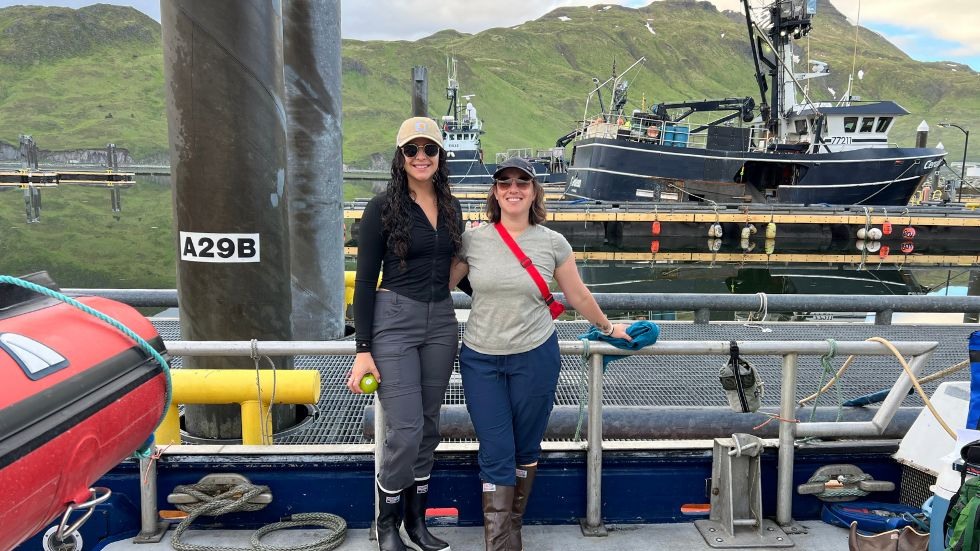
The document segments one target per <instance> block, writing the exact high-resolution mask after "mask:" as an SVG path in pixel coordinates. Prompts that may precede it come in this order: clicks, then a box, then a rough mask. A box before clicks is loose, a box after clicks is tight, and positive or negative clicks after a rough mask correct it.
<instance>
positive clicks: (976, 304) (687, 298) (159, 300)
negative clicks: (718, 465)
mask: <svg viewBox="0 0 980 551" xmlns="http://www.w3.org/2000/svg"><path fill="white" fill-rule="evenodd" d="M64 291H65V293H67V294H68V295H70V296H92V295H94V296H101V297H105V298H109V299H112V300H117V301H120V302H124V303H126V304H129V305H131V306H137V307H167V308H173V307H176V306H177V290H176V289H64ZM593 296H594V297H595V299H596V302H598V304H599V306H601V307H602V309H603V310H605V311H614V312H615V311H647V312H693V313H694V318H693V321H694V323H695V324H708V323H709V322H710V321H711V313H712V312H755V313H757V314H758V319H760V320H762V319H763V318H764V316H765V314H767V313H776V312H831V311H832V312H874V314H875V316H874V323H875V325H890V324H891V322H892V316H893V314H894V313H895V312H927V313H964V314H973V315H976V314H977V313H980V297H977V296H937V295H857V296H844V295H777V294H766V293H756V294H745V295H727V294H711V293H708V294H701V293H672V294H667V293H593ZM452 297H453V307H454V308H457V309H465V308H469V307H470V304H471V299H470V297H469V296H467V295H466V294H464V293H460V292H454V293H453V294H452ZM555 298H556V299H557V300H558V301H560V302H562V303H565V300H564V295H563V294H562V293H555ZM569 315H571V312H569Z"/></svg>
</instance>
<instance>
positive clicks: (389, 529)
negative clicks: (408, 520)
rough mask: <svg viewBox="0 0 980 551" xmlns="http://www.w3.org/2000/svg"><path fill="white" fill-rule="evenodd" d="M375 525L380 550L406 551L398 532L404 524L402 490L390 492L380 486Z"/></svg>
mask: <svg viewBox="0 0 980 551" xmlns="http://www.w3.org/2000/svg"><path fill="white" fill-rule="evenodd" d="M375 525H376V527H377V531H378V550H379V551H405V544H404V543H402V538H401V535H400V534H399V533H398V529H399V527H400V526H401V525H402V494H401V492H398V493H396V494H389V493H388V492H386V491H384V490H382V489H381V487H380V486H378V521H377V522H376V523H375Z"/></svg>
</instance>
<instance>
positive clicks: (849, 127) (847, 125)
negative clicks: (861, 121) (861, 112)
mask: <svg viewBox="0 0 980 551" xmlns="http://www.w3.org/2000/svg"><path fill="white" fill-rule="evenodd" d="M857 125H858V118H857V117H844V132H854V131H855V130H857Z"/></svg>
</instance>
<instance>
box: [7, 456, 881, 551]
mask: <svg viewBox="0 0 980 551" xmlns="http://www.w3.org/2000/svg"><path fill="white" fill-rule="evenodd" d="M893 452H894V447H890V446H884V447H882V446H876V447H874V448H872V449H870V450H865V451H861V450H849V451H840V452H830V453H828V452H827V451H825V450H810V449H806V448H802V449H800V450H797V454H796V468H795V471H794V485H795V484H800V483H803V482H805V481H806V480H807V479H808V478H809V477H810V476H811V475H812V474H813V472H814V471H816V469H817V468H818V467H820V466H823V465H826V464H831V463H854V464H856V465H857V466H858V467H860V468H861V469H863V470H864V471H865V472H867V473H869V474H871V475H872V476H873V477H874V478H876V479H879V480H891V481H893V482H895V483H896V485H897V483H898V482H899V480H900V468H899V466H898V465H897V464H896V463H894V462H893V461H892V460H891V458H890V455H891V453H893ZM158 471H159V483H158V484H159V486H158V488H159V495H160V498H159V502H158V504H157V505H158V507H159V508H160V509H164V510H165V509H173V506H171V505H169V504H168V503H166V496H167V494H168V493H169V492H170V491H171V490H172V489H173V487H174V486H176V485H178V484H192V483H195V482H197V481H198V480H200V479H201V478H202V477H203V476H204V475H206V474H209V473H212V472H237V473H240V474H243V475H244V476H246V477H248V478H249V479H250V480H251V481H252V482H253V483H256V484H264V485H268V486H269V487H270V488H271V489H272V494H273V501H272V503H271V504H270V505H269V506H268V507H266V508H265V509H263V510H261V511H258V512H254V513H237V514H232V515H226V516H222V517H219V518H217V519H206V520H201V521H200V522H199V523H196V524H195V525H194V526H195V527H197V528H205V527H208V526H211V527H215V528H217V527H219V526H220V527H224V528H228V527H229V526H231V527H235V528H241V529H255V528H258V527H260V526H262V525H265V524H268V523H271V522H275V521H278V520H280V519H281V518H282V517H285V516H287V515H291V514H294V513H306V512H327V513H333V514H336V515H340V516H341V517H343V518H344V519H345V520H346V521H347V523H348V526H349V527H350V528H355V529H356V528H367V527H368V526H370V522H371V515H372V511H373V508H374V502H373V497H374V496H373V494H372V492H371V488H372V479H373V476H374V459H373V456H371V455H343V456H342V455H330V456H327V455H319V456H287V455H280V456H166V457H165V458H164V460H163V461H161V462H160V463H159V465H158ZM710 476H711V454H710V452H709V451H702V450H692V451H684V450H673V451H667V452H619V453H615V452H607V453H606V454H604V459H603V478H602V489H603V501H602V512H603V520H604V521H605V522H606V523H608V524H632V523H672V522H690V521H692V520H694V518H696V517H690V516H685V515H683V514H682V513H681V511H680V508H681V506H682V505H684V504H687V503H708V502H709V501H710V499H709V497H708V495H707V487H708V485H707V483H706V481H707V479H708V478H710ZM762 476H763V485H762V493H763V508H764V511H765V514H766V515H767V516H772V515H774V514H775V507H776V488H775V482H776V451H775V450H767V451H766V453H765V454H764V455H763V460H762ZM98 484H99V485H101V486H106V487H108V488H110V489H111V490H112V492H113V497H112V499H110V501H109V503H108V504H107V505H105V506H100V507H99V509H98V512H97V514H96V515H97V516H96V517H95V518H94V519H93V520H92V521H90V522H88V523H87V524H86V525H85V526H84V527H83V529H82V531H81V533H82V537H83V538H84V540H85V542H86V548H87V549H95V550H97V549H100V548H101V546H103V545H105V544H107V543H110V542H112V541H116V540H118V539H121V538H125V537H132V536H133V535H135V533H136V531H137V528H138V526H139V522H140V518H139V472H138V467H137V465H136V464H135V463H133V462H131V461H127V462H125V463H123V464H120V465H119V466H118V467H116V468H115V469H114V470H113V471H112V472H111V473H109V474H108V475H107V476H106V477H104V478H103V479H102V480H100V481H99V483H98ZM479 489H480V481H479V478H478V468H477V465H476V459H475V456H474V455H472V454H438V455H437V460H436V466H435V469H434V470H433V474H432V482H431V485H430V493H429V506H430V507H455V508H457V509H458V510H459V524H460V525H462V526H479V525H480V524H481V523H482V516H481V508H480V492H479ZM585 489H586V482H585V457H584V454H581V453H549V454H545V456H544V457H543V458H542V461H541V465H540V467H539V470H538V475H537V480H536V482H535V489H534V494H533V496H532V498H531V500H530V503H529V504H528V508H527V512H526V515H525V523H526V524H577V523H578V520H579V519H580V518H582V517H584V516H585V508H586V498H585ZM794 494H795V491H794ZM875 499H876V500H880V501H897V499H898V495H897V492H895V493H892V494H885V495H876V496H875ZM820 506H821V502H820V501H818V500H817V499H816V498H814V497H812V496H796V497H795V498H794V502H793V516H794V518H795V519H797V520H808V519H817V518H820ZM40 541H41V540H40V535H38V536H35V537H34V538H33V539H31V540H29V541H28V542H26V543H25V544H23V545H22V546H21V547H20V549H22V550H25V551H26V550H28V549H30V550H36V549H39V548H40V545H41V544H40ZM92 545H95V546H94V547H92Z"/></svg>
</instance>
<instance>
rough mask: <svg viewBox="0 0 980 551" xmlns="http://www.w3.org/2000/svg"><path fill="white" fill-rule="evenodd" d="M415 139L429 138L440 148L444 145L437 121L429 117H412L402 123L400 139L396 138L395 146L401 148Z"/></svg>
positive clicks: (399, 131) (399, 130)
mask: <svg viewBox="0 0 980 551" xmlns="http://www.w3.org/2000/svg"><path fill="white" fill-rule="evenodd" d="M415 138H428V139H430V140H432V141H434V142H436V143H437V144H438V145H439V147H443V145H442V132H441V131H440V130H439V126H438V125H436V121H434V120H432V119H430V118H428V117H412V118H410V119H408V120H406V121H405V122H403V123H402V125H401V128H399V129H398V137H397V138H395V145H396V146H398V147H401V146H403V145H405V144H407V143H408V142H410V141H412V140H414V139H415ZM443 149H445V148H444V147H443Z"/></svg>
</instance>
